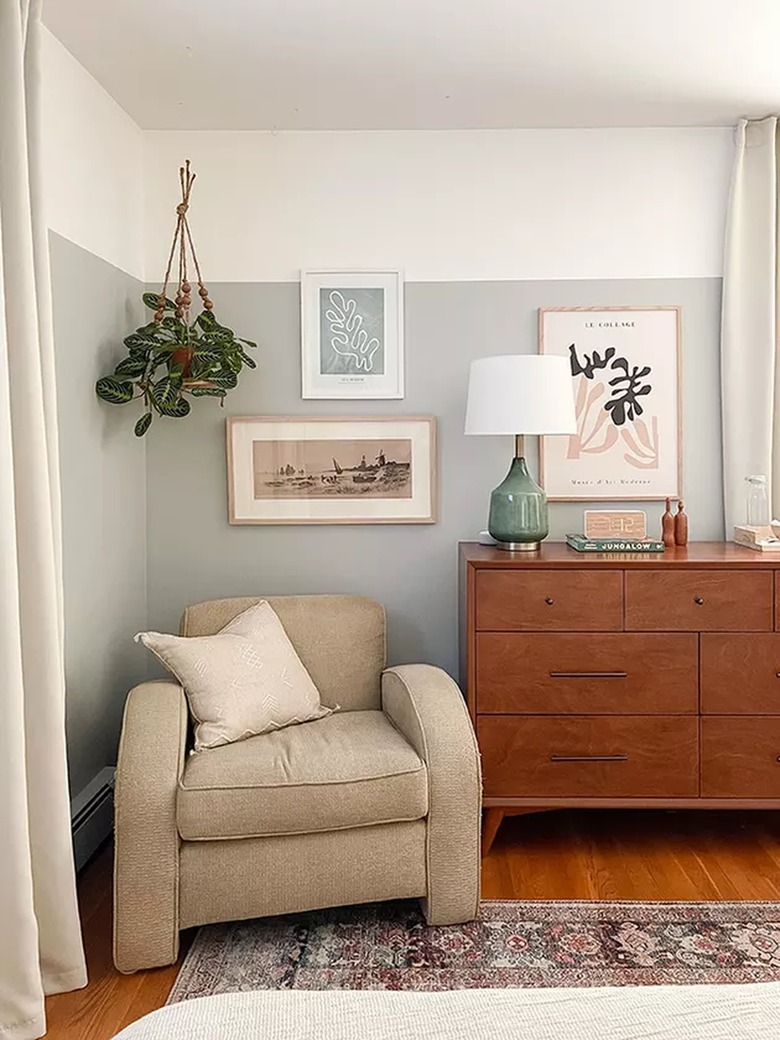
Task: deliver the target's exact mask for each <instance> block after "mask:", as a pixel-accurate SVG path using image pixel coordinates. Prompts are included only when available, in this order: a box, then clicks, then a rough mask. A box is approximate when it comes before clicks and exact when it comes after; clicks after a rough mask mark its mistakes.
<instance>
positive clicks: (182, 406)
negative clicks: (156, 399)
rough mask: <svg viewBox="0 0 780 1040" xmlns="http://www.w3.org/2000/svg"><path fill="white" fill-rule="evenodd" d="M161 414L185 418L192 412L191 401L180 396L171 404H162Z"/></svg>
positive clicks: (172, 417)
mask: <svg viewBox="0 0 780 1040" xmlns="http://www.w3.org/2000/svg"><path fill="white" fill-rule="evenodd" d="M159 408H160V414H161V415H167V416H168V417H169V418H171V419H183V418H184V416H185V415H189V414H190V402H189V401H188V400H187V399H186V398H184V397H178V398H177V399H176V400H175V401H171V403H170V404H166V405H160V406H159Z"/></svg>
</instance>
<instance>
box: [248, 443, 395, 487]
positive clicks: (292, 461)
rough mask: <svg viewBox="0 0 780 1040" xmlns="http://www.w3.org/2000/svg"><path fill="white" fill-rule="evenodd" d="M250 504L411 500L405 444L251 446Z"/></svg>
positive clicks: (258, 444)
mask: <svg viewBox="0 0 780 1040" xmlns="http://www.w3.org/2000/svg"><path fill="white" fill-rule="evenodd" d="M252 456H253V460H252V461H253V471H254V498H255V500H260V499H269V498H270V499H281V498H292V499H301V498H331V497H334V496H337V495H338V496H345V497H346V496H349V497H361V498H362V497H370V498H381V499H405V498H411V497H412V473H411V465H412V442H411V441H410V440H405V439H403V440H396V439H391V440H384V441H382V442H379V441H378V440H377V441H373V440H355V441H334V440H322V441H318V440H300V441H254V442H253V445H252Z"/></svg>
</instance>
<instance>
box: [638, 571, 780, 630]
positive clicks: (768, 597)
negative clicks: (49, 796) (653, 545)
mask: <svg viewBox="0 0 780 1040" xmlns="http://www.w3.org/2000/svg"><path fill="white" fill-rule="evenodd" d="M772 627H773V626H772V574H771V572H770V571H739V570H732V571H679V572H674V571H662V570H657V571H656V570H653V571H642V572H638V571H628V572H627V573H626V628H627V629H629V630H631V629H633V630H636V631H664V630H667V631H668V630H674V629H678V630H683V631H688V632H762V631H763V632H771V631H772Z"/></svg>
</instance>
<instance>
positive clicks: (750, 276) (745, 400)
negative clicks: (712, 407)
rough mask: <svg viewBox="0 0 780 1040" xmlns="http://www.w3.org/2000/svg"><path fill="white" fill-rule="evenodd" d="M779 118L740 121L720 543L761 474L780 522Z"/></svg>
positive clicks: (724, 336) (731, 228) (729, 231)
mask: <svg viewBox="0 0 780 1040" xmlns="http://www.w3.org/2000/svg"><path fill="white" fill-rule="evenodd" d="M777 178H778V163H777V118H776V117H775V116H771V117H770V118H768V119H761V120H755V121H747V120H743V121H742V122H741V123H740V124H739V126H738V127H737V130H736V154H735V159H734V173H733V177H732V183H731V201H730V206H729V215H728V222H727V227H726V250H725V258H724V272H723V322H722V332H721V384H722V396H723V495H724V506H725V514H726V537H727V538H730V537H731V533H732V529H733V527H734V525H735V524H744V523H745V522H746V502H747V488H746V485H745V478H746V477H747V476H749V475H750V474H753V473H756V474H758V473H761V474H764V475H765V476H766V478H767V481H768V484H769V502H770V509H771V512H772V516H773V517H780V443H779V442H778V434H780V397H779V396H778V378H779V377H780V365H779V364H778V339H777V335H778V224H777V220H778V205H777V194H778V179H777Z"/></svg>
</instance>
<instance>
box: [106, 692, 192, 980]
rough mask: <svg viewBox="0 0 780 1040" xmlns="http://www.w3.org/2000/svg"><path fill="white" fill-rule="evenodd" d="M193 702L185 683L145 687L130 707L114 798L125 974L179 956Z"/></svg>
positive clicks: (117, 931)
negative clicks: (182, 816) (182, 804)
mask: <svg viewBox="0 0 780 1040" xmlns="http://www.w3.org/2000/svg"><path fill="white" fill-rule="evenodd" d="M187 719H188V715H187V702H186V700H185V697H184V690H183V689H182V687H181V686H179V684H178V683H174V682H166V681H158V682H146V683H141V685H140V686H136V687H135V688H134V689H133V690H131V691H130V693H129V695H128V698H127V702H126V704H125V713H124V720H123V723H122V736H121V739H120V743H119V759H118V764H117V769H116V789H115V794H114V844H115V852H114V963H115V964H116V966H117V968H118V969H119V971H122V972H133V971H137V970H138V969H139V968H151V967H155V966H157V965H163V964H171V963H173V961H175V960H176V957H177V956H178V947H179V925H178V894H179V883H178V882H179V836H178V832H177V829H176V792H177V789H178V784H179V779H180V777H181V774H182V770H183V768H184V756H185V752H186V742H187Z"/></svg>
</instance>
